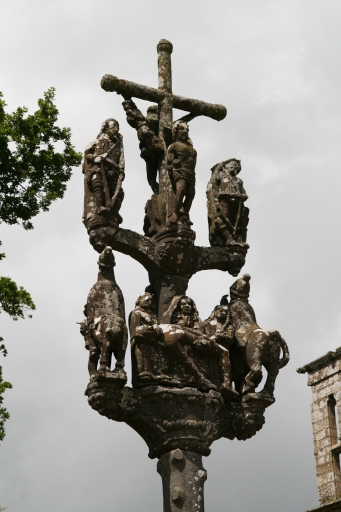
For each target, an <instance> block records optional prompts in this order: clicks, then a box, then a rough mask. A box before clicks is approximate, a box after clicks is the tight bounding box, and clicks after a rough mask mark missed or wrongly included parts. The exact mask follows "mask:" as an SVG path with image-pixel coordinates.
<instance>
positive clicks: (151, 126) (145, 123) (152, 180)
mask: <svg viewBox="0 0 341 512" xmlns="http://www.w3.org/2000/svg"><path fill="white" fill-rule="evenodd" d="M122 105H123V108H124V110H125V112H126V115H127V122H128V124H129V125H130V126H131V127H132V128H135V130H136V131H137V138H138V140H139V142H140V150H141V154H140V156H141V158H143V160H145V162H146V168H147V180H148V183H149V185H150V186H151V188H152V190H153V192H154V194H157V193H158V191H159V185H158V182H157V171H158V162H159V159H160V157H162V156H163V154H164V150H165V146H164V143H163V141H162V140H161V139H160V138H159V137H158V131H159V110H158V106H157V105H152V106H150V107H149V108H148V109H147V116H146V117H145V116H144V115H143V114H142V112H141V111H140V110H139V109H138V108H137V106H136V105H135V103H134V102H133V100H131V99H129V100H125V101H124V102H123V103H122Z"/></svg>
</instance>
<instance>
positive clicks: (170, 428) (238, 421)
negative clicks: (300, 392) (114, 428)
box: [85, 379, 265, 459]
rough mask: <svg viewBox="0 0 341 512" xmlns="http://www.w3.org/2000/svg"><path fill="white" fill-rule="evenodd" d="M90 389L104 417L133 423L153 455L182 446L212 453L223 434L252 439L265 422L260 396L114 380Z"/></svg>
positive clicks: (91, 399)
mask: <svg viewBox="0 0 341 512" xmlns="http://www.w3.org/2000/svg"><path fill="white" fill-rule="evenodd" d="M85 394H86V395H87V396H88V401H89V404H90V406H91V407H92V408H93V409H95V410H96V411H98V412H99V413H100V414H102V415H103V416H106V417H107V418H109V419H112V420H115V421H124V422H125V423H127V424H128V425H130V426H131V427H132V428H133V429H134V430H135V431H136V432H137V433H138V434H139V435H140V436H141V437H142V438H143V439H144V440H145V442H146V443H147V445H148V447H149V457H150V458H152V459H153V458H155V457H162V455H164V454H165V453H168V452H170V451H171V450H175V449H177V448H179V449H180V450H185V451H193V452H195V453H198V454H202V455H209V454H210V452H211V450H210V446H211V444H212V443H213V441H214V440H216V439H219V438H220V437H227V438H229V439H234V438H237V439H242V440H244V439H248V438H250V437H252V436H254V435H255V434H256V432H257V431H258V430H260V429H261V428H262V426H263V424H264V422H265V420H264V411H265V406H264V404H263V403H262V401H260V400H257V399H252V398H251V399H250V400H248V401H245V397H244V398H243V400H228V401H224V400H223V398H222V396H221V394H220V393H218V392H216V391H212V390H210V391H209V392H207V393H204V392H201V391H198V390H197V389H195V388H190V387H187V388H183V389H176V388H169V387H165V386H148V387H145V388H142V389H132V388H129V387H124V388H123V389H122V388H120V387H119V385H118V384H117V383H116V382H115V380H113V379H111V380H109V379H108V380H106V381H105V382H104V381H102V380H98V381H97V382H90V383H89V385H88V387H87V389H86V392H85Z"/></svg>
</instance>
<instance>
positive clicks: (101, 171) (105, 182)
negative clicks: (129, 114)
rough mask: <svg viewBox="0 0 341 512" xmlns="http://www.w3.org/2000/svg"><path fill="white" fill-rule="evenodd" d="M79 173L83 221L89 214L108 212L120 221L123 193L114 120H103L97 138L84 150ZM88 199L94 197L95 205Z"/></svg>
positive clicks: (119, 138) (120, 145) (119, 140)
mask: <svg viewBox="0 0 341 512" xmlns="http://www.w3.org/2000/svg"><path fill="white" fill-rule="evenodd" d="M83 173H84V174H85V186H86V188H87V189H88V191H87V190H86V192H85V211H84V219H83V220H84V222H86V221H87V219H88V218H89V217H90V216H92V215H93V214H102V215H103V214H104V213H106V214H108V213H109V212H112V213H114V214H116V216H117V217H118V218H119V222H122V219H121V217H120V216H119V214H118V212H119V210H120V207H121V204H122V201H123V198H124V192H123V189H122V181H123V180H124V152H123V137H122V135H121V134H120V133H119V124H118V122H117V121H116V120H115V119H112V118H110V119H107V120H106V121H104V123H103V124H102V127H101V131H100V133H99V135H98V136H97V139H96V140H95V141H93V142H91V143H90V144H89V145H88V146H87V147H86V149H85V154H84V164H83ZM89 196H94V199H95V205H94V206H92V203H93V201H92V200H91V199H92V198H91V197H89Z"/></svg>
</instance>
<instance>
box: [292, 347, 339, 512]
mask: <svg viewBox="0 0 341 512" xmlns="http://www.w3.org/2000/svg"><path fill="white" fill-rule="evenodd" d="M297 371H298V372H299V373H308V386H311V390H312V399H313V402H312V405H311V418H312V428H313V436H314V456H315V464H316V476H317V487H318V494H319V500H320V504H321V507H320V508H319V509H318V510H320V511H322V510H335V511H336V510H340V511H341V501H340V502H338V504H337V503H334V502H335V500H338V499H339V498H341V470H340V453H341V442H340V441H341V438H340V435H341V434H340V418H341V347H340V348H338V349H336V351H335V352H328V353H327V354H326V355H325V356H323V357H321V358H319V359H317V360H315V361H313V362H311V363H309V364H307V365H305V366H304V367H302V368H298V370H297ZM335 506H336V507H337V508H333V507H335Z"/></svg>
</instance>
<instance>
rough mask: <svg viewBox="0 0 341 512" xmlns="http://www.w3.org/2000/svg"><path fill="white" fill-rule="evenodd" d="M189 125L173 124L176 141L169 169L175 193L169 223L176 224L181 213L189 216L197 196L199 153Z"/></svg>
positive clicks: (170, 156) (169, 153)
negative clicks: (194, 145) (190, 134)
mask: <svg viewBox="0 0 341 512" xmlns="http://www.w3.org/2000/svg"><path fill="white" fill-rule="evenodd" d="M188 130H189V128H188V124H187V123H186V122H184V121H181V120H180V121H177V122H175V123H174V124H173V128H172V132H173V138H174V141H175V142H173V144H171V145H170V146H169V148H168V152H167V169H168V173H169V176H170V179H171V182H172V184H173V188H174V192H175V200H174V211H173V212H169V219H168V220H169V222H176V221H177V220H178V218H179V215H180V213H185V214H187V215H188V213H189V211H190V209H191V206H192V202H193V199H194V196H195V166H196V163H197V152H196V150H195V149H194V148H193V143H192V141H191V139H190V138H189V136H188Z"/></svg>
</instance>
